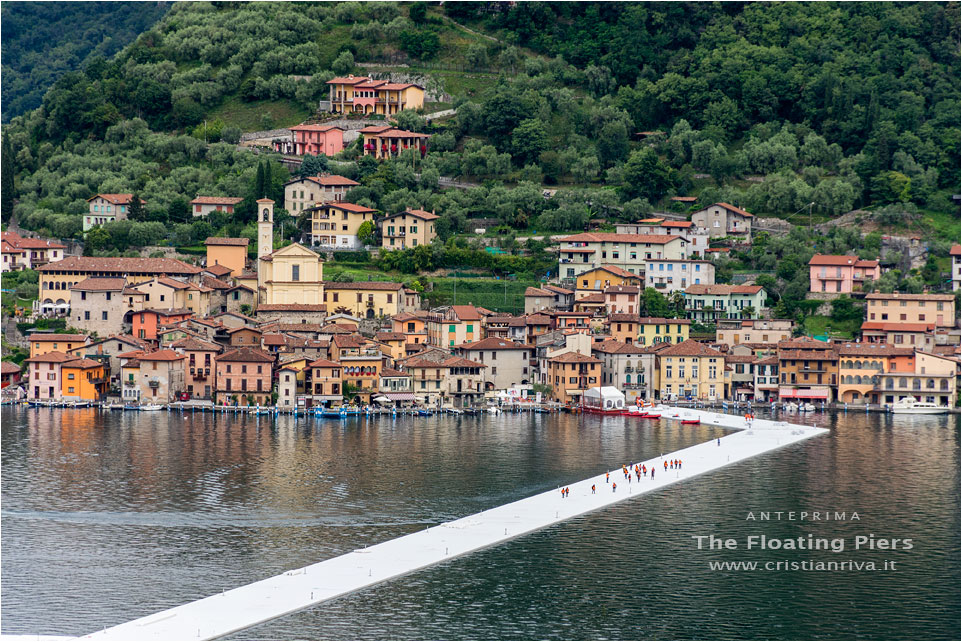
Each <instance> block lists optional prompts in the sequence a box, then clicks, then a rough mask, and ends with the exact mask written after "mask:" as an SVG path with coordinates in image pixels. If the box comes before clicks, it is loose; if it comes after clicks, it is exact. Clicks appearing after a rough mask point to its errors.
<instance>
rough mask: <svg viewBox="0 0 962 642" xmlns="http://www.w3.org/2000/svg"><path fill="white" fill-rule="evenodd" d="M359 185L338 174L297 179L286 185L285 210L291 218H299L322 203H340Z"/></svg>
mask: <svg viewBox="0 0 962 642" xmlns="http://www.w3.org/2000/svg"><path fill="white" fill-rule="evenodd" d="M358 185H360V183H358V182H357V181H353V180H351V179H350V178H347V177H344V176H338V175H336V174H321V175H320V176H305V177H304V178H295V179H294V180H292V181H287V182H286V183H284V209H286V210H287V211H288V213H289V214H290V215H291V216H297V215H298V214H299V213H300V212H301V211H302V210H306V209H307V208H309V207H314V206H315V205H318V204H320V203H325V202H328V201H331V202H334V203H339V202H341V201H343V200H345V199H344V196H345V195H346V194H347V193H348V192H349V191H351V190H352V189H354V188H355V187H357V186H358Z"/></svg>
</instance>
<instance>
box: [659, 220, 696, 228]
mask: <svg viewBox="0 0 962 642" xmlns="http://www.w3.org/2000/svg"><path fill="white" fill-rule="evenodd" d="M693 225H694V223H692V222H691V221H665V222H664V223H662V224H661V227H680V228H683V229H687V228H689V227H691V226H693Z"/></svg>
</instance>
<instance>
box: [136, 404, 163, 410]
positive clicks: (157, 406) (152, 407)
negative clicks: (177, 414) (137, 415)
mask: <svg viewBox="0 0 962 642" xmlns="http://www.w3.org/2000/svg"><path fill="white" fill-rule="evenodd" d="M140 409H141V410H163V409H164V407H163V406H161V405H160V404H157V403H149V404H147V405H146V406H141V407H140Z"/></svg>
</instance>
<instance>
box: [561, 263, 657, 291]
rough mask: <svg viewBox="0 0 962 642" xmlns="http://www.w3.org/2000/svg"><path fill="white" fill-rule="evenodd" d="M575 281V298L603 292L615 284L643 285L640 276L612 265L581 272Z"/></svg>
mask: <svg viewBox="0 0 962 642" xmlns="http://www.w3.org/2000/svg"><path fill="white" fill-rule="evenodd" d="M575 281H576V283H575V291H576V294H575V299H576V300H577V299H580V298H581V297H583V296H587V295H589V294H593V293H595V292H603V291H604V289H605V288H610V287H612V286H615V285H635V286H643V285H644V282H643V279H642V278H641V277H640V276H638V275H637V274H632V273H631V272H629V271H628V270H623V269H621V268H620V267H617V266H614V265H602V266H600V267H596V268H594V269H592V270H588V271H587V272H582V273H581V274H579V275H578V276H577V277H576V279H575Z"/></svg>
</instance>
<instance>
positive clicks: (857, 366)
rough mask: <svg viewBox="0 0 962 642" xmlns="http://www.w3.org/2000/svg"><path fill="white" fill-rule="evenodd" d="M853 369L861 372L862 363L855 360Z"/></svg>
mask: <svg viewBox="0 0 962 642" xmlns="http://www.w3.org/2000/svg"><path fill="white" fill-rule="evenodd" d="M855 369H856V370H861V369H862V361H861V360H859V359H856V360H855Z"/></svg>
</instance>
